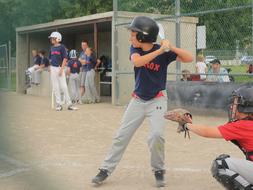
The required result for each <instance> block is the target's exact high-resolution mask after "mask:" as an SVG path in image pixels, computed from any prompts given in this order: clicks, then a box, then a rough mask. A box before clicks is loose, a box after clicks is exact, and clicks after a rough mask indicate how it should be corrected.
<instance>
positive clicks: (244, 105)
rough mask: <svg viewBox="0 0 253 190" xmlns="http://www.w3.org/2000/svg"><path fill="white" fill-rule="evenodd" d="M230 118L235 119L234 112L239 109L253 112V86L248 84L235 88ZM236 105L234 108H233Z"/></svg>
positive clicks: (244, 111) (231, 99)
mask: <svg viewBox="0 0 253 190" xmlns="http://www.w3.org/2000/svg"><path fill="white" fill-rule="evenodd" d="M229 105H230V108H229V119H230V121H233V120H235V118H234V116H233V113H234V112H235V111H236V110H238V112H241V113H253V86H252V85H246V86H242V87H240V88H238V89H237V90H234V91H233V92H232V95H231V97H230V100H229ZM232 107H234V110H232Z"/></svg>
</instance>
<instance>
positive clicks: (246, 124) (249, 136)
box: [218, 120, 253, 160]
mask: <svg viewBox="0 0 253 190" xmlns="http://www.w3.org/2000/svg"><path fill="white" fill-rule="evenodd" d="M218 129H219V131H220V133H221V135H222V136H223V138H224V139H225V140H227V141H231V140H237V142H238V143H239V144H240V145H241V147H242V148H243V149H245V150H246V151H247V152H250V151H253V120H238V121H235V122H230V123H227V124H225V125H221V126H219V127H218ZM250 158H251V159H252V160H253V156H251V157H250Z"/></svg>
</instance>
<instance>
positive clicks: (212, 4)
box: [113, 0, 253, 93]
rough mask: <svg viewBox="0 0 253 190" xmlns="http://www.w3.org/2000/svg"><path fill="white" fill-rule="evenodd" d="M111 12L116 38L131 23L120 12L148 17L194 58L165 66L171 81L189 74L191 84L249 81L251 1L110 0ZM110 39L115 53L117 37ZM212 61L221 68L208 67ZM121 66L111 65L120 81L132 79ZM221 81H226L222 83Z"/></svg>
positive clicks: (252, 50)
mask: <svg viewBox="0 0 253 190" xmlns="http://www.w3.org/2000/svg"><path fill="white" fill-rule="evenodd" d="M114 10H115V12H116V13H115V15H116V19H115V22H114V26H115V28H114V29H115V34H114V35H117V31H119V30H121V29H122V27H124V26H127V25H129V24H130V22H131V20H132V18H131V19H129V20H128V21H126V20H125V19H122V16H121V13H122V12H135V13H134V14H135V15H136V16H139V15H147V16H150V17H152V18H154V19H155V20H156V21H157V22H159V23H161V24H162V25H163V27H164V29H165V34H166V38H167V39H169V40H170V42H171V43H172V44H174V45H175V46H177V47H181V48H184V49H186V50H188V51H190V52H191V53H192V54H193V55H194V57H195V60H194V62H193V63H191V64H183V63H182V64H181V63H180V62H176V63H175V64H171V65H169V67H168V72H169V74H168V80H169V81H180V80H182V79H183V74H184V72H185V71H187V72H188V73H189V76H190V77H189V80H191V81H198V82H199V81H201V82H215V83H216V84H217V85H218V83H220V82H233V84H234V85H235V86H236V85H238V84H245V83H252V82H253V77H252V76H253V74H250V72H251V69H250V68H251V66H250V65H251V64H253V46H252V44H253V43H252V40H253V1H252V0H241V1H238V0H225V1H224V0H222V1H221V0H201V1H198V0H159V1H153V0H128V1H123V0H114ZM114 40H115V43H114V44H116V45H115V46H116V49H117V48H119V47H118V46H117V44H118V41H117V40H118V38H117V37H115V38H114ZM158 43H159V39H158ZM198 56H199V57H202V58H203V61H202V62H205V63H206V71H205V72H206V73H207V75H206V76H205V78H204V79H203V78H202V76H203V74H202V73H198V71H197V70H196V66H197V65H196V63H197V62H198V60H197V57H198ZM113 59H114V62H115V63H117V62H119V60H120V59H121V58H120V55H116V56H114V58H113ZM214 59H219V60H220V63H221V64H220V70H217V69H216V70H215V69H214V68H213V64H211V63H210V61H211V60H214ZM122 68H123V69H124V67H120V66H119V67H117V64H116V66H115V70H116V79H117V80H118V81H120V79H121V78H124V77H125V76H126V75H133V72H132V71H130V70H127V71H126V70H123V69H122ZM224 78H227V79H228V80H225V81H223V79H224ZM119 84H120V82H119ZM219 85H220V84H219ZM116 88H119V87H117V86H116ZM116 90H117V89H116ZM120 90H121V89H119V90H118V91H120ZM119 93H120V92H119Z"/></svg>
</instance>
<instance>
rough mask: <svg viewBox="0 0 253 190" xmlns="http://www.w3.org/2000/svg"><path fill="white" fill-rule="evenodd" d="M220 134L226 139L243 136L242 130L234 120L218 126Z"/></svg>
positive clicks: (236, 138)
mask: <svg viewBox="0 0 253 190" xmlns="http://www.w3.org/2000/svg"><path fill="white" fill-rule="evenodd" d="M218 129H219V131H220V133H221V135H222V136H223V138H224V139H225V140H227V141H230V140H239V139H241V138H242V136H244V134H243V133H244V131H243V130H242V129H241V128H240V125H237V123H236V122H231V123H227V124H225V125H221V126H219V127H218Z"/></svg>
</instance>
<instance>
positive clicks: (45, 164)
mask: <svg viewBox="0 0 253 190" xmlns="http://www.w3.org/2000/svg"><path fill="white" fill-rule="evenodd" d="M0 160H2V161H4V162H7V163H9V164H11V165H14V166H15V167H17V168H16V169H12V170H10V171H0V178H6V177H12V176H14V175H17V174H19V173H23V172H27V171H31V170H33V169H36V168H40V169H48V168H49V167H60V168H63V167H71V168H87V167H91V165H94V164H89V163H86V164H82V163H80V162H75V161H69V160H62V161H55V160H52V161H50V160H44V161H40V162H34V163H31V164H25V163H23V162H21V161H19V160H17V159H14V158H11V157H9V156H6V155H4V154H0ZM122 169H131V170H132V169H133V170H139V171H145V170H146V169H147V168H146V167H134V166H123V167H122ZM166 170H167V171H168V172H188V173H207V172H209V169H200V168H189V167H180V168H178V167H176V168H173V167H168V168H166Z"/></svg>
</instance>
